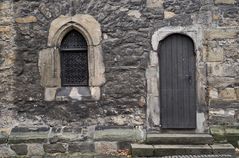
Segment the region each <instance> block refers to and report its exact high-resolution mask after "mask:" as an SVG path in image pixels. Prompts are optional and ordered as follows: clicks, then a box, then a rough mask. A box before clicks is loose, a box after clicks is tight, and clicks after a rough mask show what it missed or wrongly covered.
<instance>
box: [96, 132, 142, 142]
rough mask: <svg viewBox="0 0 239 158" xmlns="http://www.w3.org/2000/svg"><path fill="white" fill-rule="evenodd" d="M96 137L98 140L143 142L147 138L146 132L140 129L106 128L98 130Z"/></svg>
mask: <svg viewBox="0 0 239 158" xmlns="http://www.w3.org/2000/svg"><path fill="white" fill-rule="evenodd" d="M94 139H95V140H97V141H99V140H104V141H131V142H142V141H144V139H145V132H144V131H143V130H139V129H105V130H99V131H96V132H95V135H94Z"/></svg>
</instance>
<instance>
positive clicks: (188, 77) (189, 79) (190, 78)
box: [186, 75, 192, 84]
mask: <svg viewBox="0 0 239 158" xmlns="http://www.w3.org/2000/svg"><path fill="white" fill-rule="evenodd" d="M186 78H187V79H188V82H189V83H190V84H191V83H192V76H191V75H186Z"/></svg>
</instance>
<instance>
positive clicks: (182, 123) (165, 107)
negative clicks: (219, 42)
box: [159, 34, 196, 129]
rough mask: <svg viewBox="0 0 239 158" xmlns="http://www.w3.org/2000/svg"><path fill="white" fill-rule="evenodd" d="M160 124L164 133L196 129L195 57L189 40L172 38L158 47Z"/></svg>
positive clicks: (175, 35) (176, 36)
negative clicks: (171, 130)
mask: <svg viewBox="0 0 239 158" xmlns="http://www.w3.org/2000/svg"><path fill="white" fill-rule="evenodd" d="M159 63H160V65H159V66H160V68H159V69H160V120H161V127H162V128H167V129H193V128H196V82H195V80H196V78H195V70H196V56H195V53H194V44H193V41H192V39H191V38H189V37H187V36H184V35H181V34H173V35H170V36H168V37H167V38H166V39H164V40H163V41H162V42H161V43H160V47H159Z"/></svg>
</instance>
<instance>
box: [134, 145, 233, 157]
mask: <svg viewBox="0 0 239 158" xmlns="http://www.w3.org/2000/svg"><path fill="white" fill-rule="evenodd" d="M131 152H132V156H133V157H155V156H173V155H220V154H223V155H225V154H228V155H235V149H234V147H233V146H232V145H230V144H217V145H147V144H131Z"/></svg>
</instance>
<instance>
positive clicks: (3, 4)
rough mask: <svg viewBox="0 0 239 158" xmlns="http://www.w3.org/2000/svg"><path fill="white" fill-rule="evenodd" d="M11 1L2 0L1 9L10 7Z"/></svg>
mask: <svg viewBox="0 0 239 158" xmlns="http://www.w3.org/2000/svg"><path fill="white" fill-rule="evenodd" d="M10 8H11V3H10V2H7V1H5V2H0V10H5V9H10Z"/></svg>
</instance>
